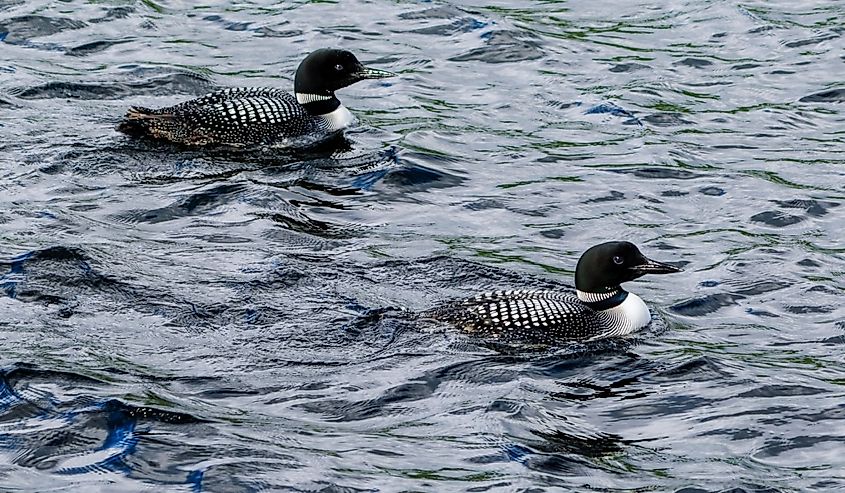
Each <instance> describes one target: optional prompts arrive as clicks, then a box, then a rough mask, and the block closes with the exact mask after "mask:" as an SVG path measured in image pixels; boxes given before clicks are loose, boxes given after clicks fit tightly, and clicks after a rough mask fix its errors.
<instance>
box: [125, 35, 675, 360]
mask: <svg viewBox="0 0 845 493" xmlns="http://www.w3.org/2000/svg"><path fill="white" fill-rule="evenodd" d="M393 75H394V74H392V73H390V72H387V71H384V70H377V69H373V68H368V67H365V66H364V65H363V64H361V62H359V61H358V59H357V58H356V57H355V55H353V54H352V53H350V52H348V51H345V50H334V49H321V50H317V51H315V52H313V53H311V54H309V55H308V56H307V57H306V58H305V59H304V60H303V61H302V63H301V64H300V65H299V68H298V69H297V71H296V77H295V80H294V95H291V94H289V93H287V92H284V91H282V90H279V89H274V88H232V89H225V90H222V91H217V92H213V93H210V94H207V95H205V96H202V97H200V98H197V99H193V100H190V101H186V102H183V103H180V104H177V105H175V106H170V107H167V108H160V109H149V108H141V107H132V108H130V109H129V111H128V113H127V114H126V117H125V119H124V120H123V121H122V122H121V123H120V124H119V125H118V127H117V129H118V130H119V131H121V132H124V133H127V134H130V135H138V136H146V137H151V138H153V139H159V140H166V141H170V142H175V143H180V144H186V145H194V146H197V145H209V144H223V145H235V146H244V145H268V144H269V145H280V146H291V145H297V144H300V145H301V144H302V143H306V144H307V143H315V142H317V141H320V140H322V139H325V138H327V137H329V136H331V135H332V134H335V133H337V132H340V131H342V130H343V129H345V128H347V127H348V126H350V125H351V124H352V123H353V122H354V117H353V116H352V114H351V113H350V112H349V110H347V109H346V108H345V107H344V106H343V105H342V104H341V103H340V100H338V99H337V96H336V95H335V91H337V90H338V89H341V88H343V87H347V86H349V85H351V84H354V83H356V82H358V81H361V80H365V79H381V78H385V77H391V76H393ZM672 272H680V269H678V268H676V267H674V266H671V265H667V264H663V263H660V262H656V261H653V260H650V259H648V258H646V257H645V256H644V255H643V254H642V253H641V252H640V250H639V249H638V248H637V247H636V246H635V245H634V244H632V243H630V242H627V241H612V242H607V243H602V244H600V245H596V246H593V247H592V248H590V249H588V250H587V251H586V252H584V254H583V255H582V256H581V258H580V259H579V260H578V265H577V266H576V269H575V290H576V292H575V293H574V294H572V293H567V292H556V291H528V290H526V291H495V292H491V293H485V294H481V295H478V296H476V297H474V298H469V299H465V300H459V301H453V302H449V303H446V304H444V305H442V306H439V307H437V308H435V309H433V310H430V311H428V312H426V313H425V314H424V316H426V317H428V318H432V319H436V320H439V321H443V322H447V323H450V324H452V325H455V326H456V327H458V328H460V329H462V330H463V331H465V332H467V333H470V334H473V335H475V336H478V337H482V338H486V339H492V340H495V341H497V342H503V343H518V344H522V343H528V344H550V345H553V344H557V343H561V342H568V341H589V340H595V339H600V338H605V337H613V336H622V335H625V334H630V333H632V332H634V331H636V330H638V329H641V328H643V327H645V326H646V325H648V324H649V322H650V321H651V314H650V312H649V309H648V307H647V306H646V304H645V303H644V302H643V300H642V299H640V297H638V296H637V295H635V294H632V293H628V292H627V291H625V290H624V289H622V286H621V285H622V284H623V283H625V282H628V281H633V280H634V279H637V278H639V277H641V276H643V275H645V274H668V273H672Z"/></svg>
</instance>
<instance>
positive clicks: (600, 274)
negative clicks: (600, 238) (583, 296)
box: [575, 241, 681, 293]
mask: <svg viewBox="0 0 845 493" xmlns="http://www.w3.org/2000/svg"><path fill="white" fill-rule="evenodd" d="M672 272H681V269H679V268H677V267H673V266H671V265H667V264H662V263H660V262H655V261H654V260H650V259H648V258H646V256H645V255H643V254H642V253H640V250H639V248H637V247H636V245H634V244H633V243H631V242H628V241H609V242H607V243H602V244H600V245H596V246H594V247H592V248H590V249H589V250H587V251H586V252H584V254H583V255H581V258H580V259H579V260H578V265H577V266H576V267H575V288H576V289H577V290H578V291H581V292H584V293H608V292H611V291H614V290H616V289H619V286H620V285H621V284H622V283H623V282H628V281H633V280H634V279H637V278H639V277H642V276H643V275H645V274H670V273H672Z"/></svg>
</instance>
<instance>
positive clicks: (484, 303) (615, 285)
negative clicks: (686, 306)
mask: <svg viewBox="0 0 845 493" xmlns="http://www.w3.org/2000/svg"><path fill="white" fill-rule="evenodd" d="M680 271H681V270H680V269H678V268H677V267H673V266H671V265H667V264H663V263H660V262H655V261H654V260H650V259H648V258H646V257H645V256H644V255H643V254H642V253H641V252H640V250H639V249H638V248H637V247H636V246H635V245H634V244H633V243H630V242H627V241H611V242H607V243H602V244H600V245H596V246H593V247H592V248H590V249H588V250H587V251H586V252H584V254H583V255H581V258H580V259H579V260H578V264H577V266H576V267H575V293H571V292H561V291H532V290H516V291H494V292H490V293H484V294H480V295H478V296H475V297H473V298H469V299H464V300H458V301H452V302H448V303H446V304H445V305H443V306H440V307H437V308H435V309H433V310H430V311H429V312H427V313H425V314H424V317H425V318H430V319H435V320H439V321H441V322H447V323H450V324H452V325H454V326H456V327H458V328H460V329H462V330H463V331H464V332H466V333H469V334H472V335H474V336H478V337H482V338H486V339H490V340H493V341H496V342H503V343H517V344H544V345H551V344H555V343H560V342H571V341H590V340H596V339H601V338H605V337H613V336H622V335H626V334H630V333H631V332H634V331H636V330H639V329H641V328H643V327H645V326H646V325H648V324H649V322H650V321H651V313H650V312H649V309H648V307H647V306H646V304H645V303H644V302H643V300H642V299H640V297H639V296H637V295H635V294H633V293H629V292H627V291H625V290H624V289H622V286H621V285H622V284H623V283H625V282H628V281H633V280H634V279H637V278H639V277H641V276H643V275H645V274H669V273H673V272H680Z"/></svg>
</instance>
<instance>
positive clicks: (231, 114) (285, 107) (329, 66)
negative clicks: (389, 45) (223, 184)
mask: <svg viewBox="0 0 845 493" xmlns="http://www.w3.org/2000/svg"><path fill="white" fill-rule="evenodd" d="M394 75H395V74H393V73H391V72H387V71H385V70H377V69H374V68H369V67H365V66H364V65H362V64H361V62H359V61H358V59H357V58H356V57H355V55H353V54H352V53H350V52H349V51H346V50H337V49H319V50H316V51H314V52H312V53H311V54H309V55H308V56H307V57H305V59H304V60H303V61H302V63H300V64H299V68H297V70H296V77H295V78H294V94H293V95H291V94H289V93H287V92H285V91H283V90H281V89H276V88H266V87H258V88H255V87H250V88H240V87H239V88H230V89H223V90H220V91H216V92H212V93H210V94H206V95H205V96H202V97H199V98H196V99H192V100H190V101H185V102H183V103H179V104H177V105H175V106H169V107H166V108H159V109H150V108H142V107H140V106H134V107H131V108H129V111H128V112H127V113H126V116H125V117H124V120H123V121H122V122H121V123H120V124H119V125H118V126H117V130H118V131H120V132H123V133H126V134H129V135H136V136H147V137H151V138H154V139H160V140H166V141H170V142H174V143H179V144H186V145H191V146H202V145H208V144H223V145H231V146H245V145H255V144H270V145H275V146H279V147H287V146H297V145H303V144H311V143H315V142H318V141H320V140H323V139H325V138H326V137H328V136H330V135H332V134H334V133H336V132H338V131H341V130H343V129H345V128H347V127H348V126H350V125H351V124H352V123H353V122H354V121H355V118H354V116H353V115H352V113H350V112H349V110H348V109H346V107H344V106H343V105H342V104H341V103H340V100H338V99H337V96H336V95H335V91H337V90H338V89H341V88H344V87H346V86H349V85H351V84H354V83H356V82H358V81H362V80H365V79H381V78H385V77H392V76H394Z"/></svg>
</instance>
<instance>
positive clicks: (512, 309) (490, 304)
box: [425, 290, 612, 344]
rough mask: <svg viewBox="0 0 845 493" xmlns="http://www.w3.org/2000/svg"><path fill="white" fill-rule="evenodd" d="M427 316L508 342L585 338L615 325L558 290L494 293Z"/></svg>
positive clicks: (441, 307)
mask: <svg viewBox="0 0 845 493" xmlns="http://www.w3.org/2000/svg"><path fill="white" fill-rule="evenodd" d="M425 316H427V317H429V318H433V319H436V320H440V321H443V322H448V323H451V324H453V325H456V326H457V327H459V328H461V329H463V330H464V331H466V332H468V333H471V334H473V335H476V336H479V337H485V338H490V339H493V340H496V341H500V342H508V343H532V344H553V343H555V342H562V341H583V340H588V339H593V338H597V337H601V336H602V335H604V334H605V333H607V332H610V331H611V329H612V327H609V326H608V324H607V320H606V319H605V317H603V316H602V315H601V314H600V313H599V312H596V311H595V310H593V309H592V308H590V307H589V306H587V305H586V304H584V303H583V302H582V301H581V300H579V299H578V297H577V296H576V295H574V294H571V293H566V292H559V291H533V290H517V291H493V292H489V293H484V294H480V295H478V296H475V297H473V298H468V299H464V300H459V301H455V302H452V303H448V304H446V305H443V306H440V307H438V308H435V309H433V310H431V311H429V312H427V313H426V314H425Z"/></svg>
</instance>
